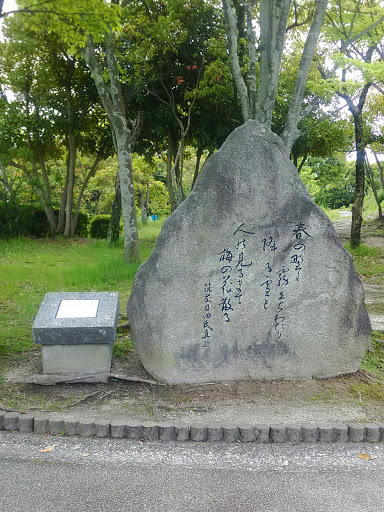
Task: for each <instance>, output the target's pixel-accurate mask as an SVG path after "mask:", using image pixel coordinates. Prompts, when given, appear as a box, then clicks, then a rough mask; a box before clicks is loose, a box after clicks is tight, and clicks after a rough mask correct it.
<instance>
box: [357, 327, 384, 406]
mask: <svg viewBox="0 0 384 512" xmlns="http://www.w3.org/2000/svg"><path fill="white" fill-rule="evenodd" d="M361 368H362V369H363V370H366V371H368V372H370V373H372V374H373V375H376V376H378V377H381V378H382V379H384V339H383V333H382V332H378V331H373V332H372V346H371V349H370V350H369V351H368V352H367V354H366V356H365V358H364V359H363V361H362V363H361ZM381 394H382V397H384V382H383V383H382V387H381Z"/></svg>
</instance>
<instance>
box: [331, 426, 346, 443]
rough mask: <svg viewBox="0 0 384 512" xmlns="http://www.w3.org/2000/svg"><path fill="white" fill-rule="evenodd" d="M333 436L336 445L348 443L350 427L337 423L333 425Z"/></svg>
mask: <svg viewBox="0 0 384 512" xmlns="http://www.w3.org/2000/svg"><path fill="white" fill-rule="evenodd" d="M333 434H334V442H335V443H345V442H346V441H348V425H344V423H335V424H334V425H333Z"/></svg>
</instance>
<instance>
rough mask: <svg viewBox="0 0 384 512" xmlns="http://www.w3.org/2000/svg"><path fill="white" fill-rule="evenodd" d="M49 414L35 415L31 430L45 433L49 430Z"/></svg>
mask: <svg viewBox="0 0 384 512" xmlns="http://www.w3.org/2000/svg"><path fill="white" fill-rule="evenodd" d="M48 425H49V416H43V415H41V416H35V421H34V422H33V431H34V432H35V433H36V434H46V433H47V432H49V428H48Z"/></svg>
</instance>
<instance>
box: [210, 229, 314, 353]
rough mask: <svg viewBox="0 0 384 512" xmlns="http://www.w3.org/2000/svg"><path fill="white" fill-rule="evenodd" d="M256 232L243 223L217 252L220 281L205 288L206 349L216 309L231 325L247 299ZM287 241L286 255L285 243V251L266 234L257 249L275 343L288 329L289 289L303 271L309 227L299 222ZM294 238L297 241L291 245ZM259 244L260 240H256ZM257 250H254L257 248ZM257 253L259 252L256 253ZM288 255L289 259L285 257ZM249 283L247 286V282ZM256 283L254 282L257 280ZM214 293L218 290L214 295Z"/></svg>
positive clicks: (265, 300) (285, 235) (288, 235)
mask: <svg viewBox="0 0 384 512" xmlns="http://www.w3.org/2000/svg"><path fill="white" fill-rule="evenodd" d="M255 235H256V233H255V232H254V231H251V229H249V228H247V227H246V226H245V224H244V223H242V224H240V225H239V226H238V227H237V229H236V230H235V231H234V233H233V234H232V236H233V237H234V238H232V240H231V241H228V243H227V244H226V245H225V246H224V247H223V250H222V251H220V252H219V253H217V261H218V263H219V276H220V277H219V282H217V281H216V283H215V281H213V285H212V284H211V281H207V282H206V283H205V285H204V314H203V336H202V340H203V341H204V345H203V346H204V347H209V341H210V338H211V335H212V333H213V330H214V327H215V323H214V322H212V320H213V318H212V313H214V316H216V313H215V310H216V309H217V308H219V311H220V312H221V316H222V319H223V321H224V322H225V323H226V324H228V323H230V322H231V319H232V315H233V314H234V312H235V311H236V309H238V308H241V305H242V302H243V296H244V293H243V292H244V287H245V286H246V285H247V284H248V285H249V286H252V282H251V281H249V280H250V277H251V275H252V274H248V275H247V268H248V267H251V266H252V265H253V261H252V259H251V258H250V255H249V248H248V249H246V248H247V246H248V245H249V242H253V243H254V242H255V241H256V240H255V238H253V240H252V237H254V236H255ZM283 237H284V239H285V240H287V239H288V243H289V245H290V246H291V250H290V251H289V252H288V253H287V252H285V251H286V249H284V247H286V243H285V244H284V243H283V244H282V245H283V250H282V249H281V247H280V243H281V242H279V240H278V239H276V237H275V235H274V236H272V235H271V234H270V233H268V234H267V236H265V237H264V238H263V239H262V240H261V245H259V246H258V247H259V248H260V250H262V254H263V255H264V256H263V257H264V263H263V267H262V270H261V272H262V274H261V276H260V277H259V276H254V275H253V280H254V279H256V283H257V282H258V283H259V284H258V286H260V287H261V288H262V290H263V292H262V293H263V310H264V311H265V310H268V309H270V310H271V314H272V318H271V320H272V322H273V330H274V333H275V336H274V341H275V342H276V341H278V340H279V339H280V338H281V337H282V336H283V331H284V328H285V326H286V322H287V321H288V320H287V314H286V301H287V298H288V297H289V290H290V288H291V287H292V286H293V285H294V283H295V282H299V280H300V276H301V272H302V270H303V262H304V252H305V251H306V243H307V240H308V238H312V236H311V235H310V233H309V232H308V229H307V227H306V226H305V224H304V223H303V222H301V221H300V222H297V223H296V224H294V226H293V227H292V228H291V229H290V230H289V232H287V233H283ZM292 237H294V241H293V243H292V241H291V240H292ZM256 243H257V241H256ZM253 247H254V250H255V249H256V248H257V246H256V247H255V246H254V245H253ZM256 254H257V251H256ZM285 254H287V256H284V255H285ZM247 280H248V283H247ZM254 282H255V281H254ZM214 290H217V292H215V291H214ZM219 290H221V292H220V297H219V298H218V299H217V298H216V293H218V292H219Z"/></svg>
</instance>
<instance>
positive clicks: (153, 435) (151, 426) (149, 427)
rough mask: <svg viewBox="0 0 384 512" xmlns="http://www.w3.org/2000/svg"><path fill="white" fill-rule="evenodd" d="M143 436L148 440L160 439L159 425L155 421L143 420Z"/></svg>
mask: <svg viewBox="0 0 384 512" xmlns="http://www.w3.org/2000/svg"><path fill="white" fill-rule="evenodd" d="M143 438H144V439H145V440H146V441H158V439H159V425H158V424H157V423H155V422H154V421H144V422H143Z"/></svg>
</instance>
